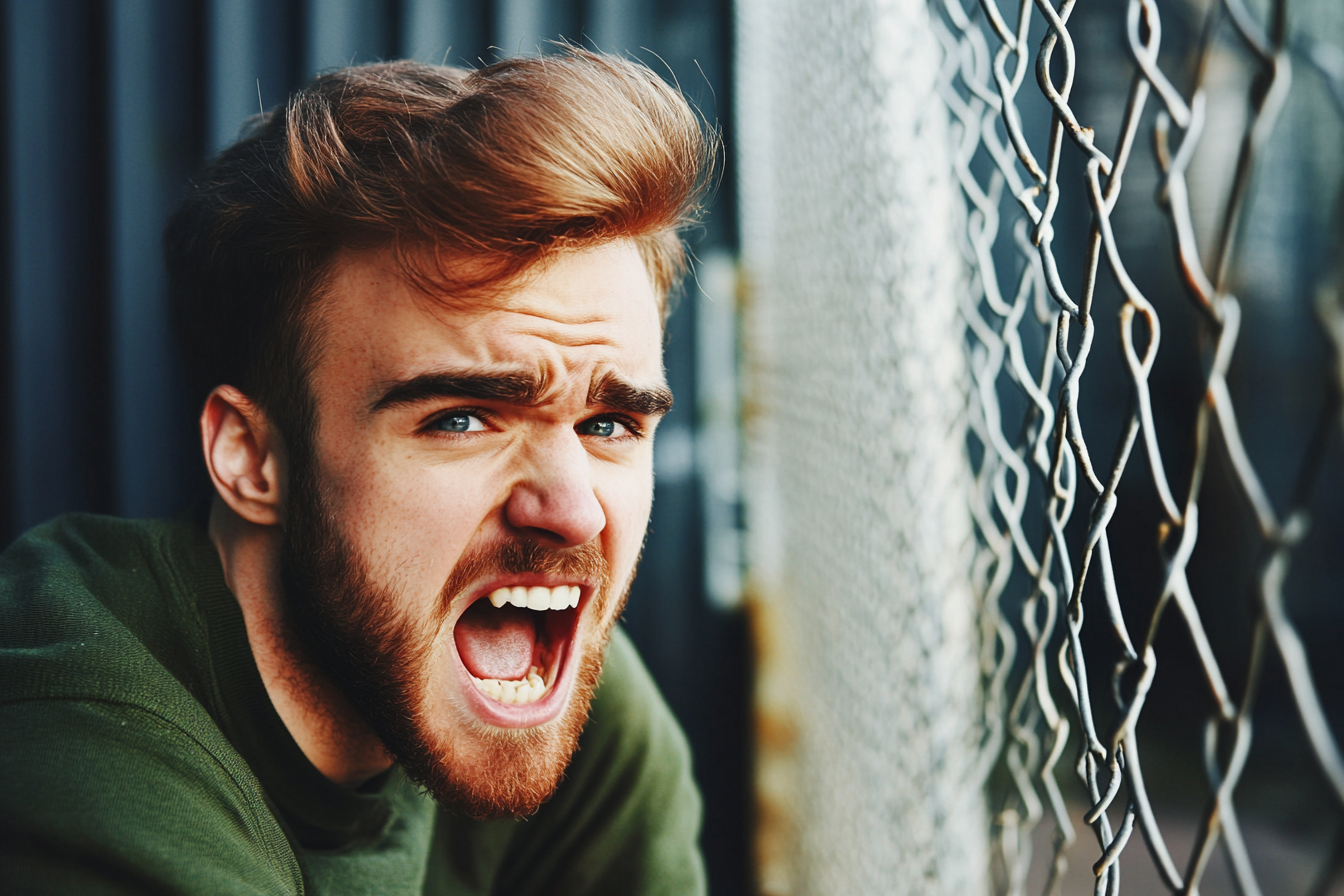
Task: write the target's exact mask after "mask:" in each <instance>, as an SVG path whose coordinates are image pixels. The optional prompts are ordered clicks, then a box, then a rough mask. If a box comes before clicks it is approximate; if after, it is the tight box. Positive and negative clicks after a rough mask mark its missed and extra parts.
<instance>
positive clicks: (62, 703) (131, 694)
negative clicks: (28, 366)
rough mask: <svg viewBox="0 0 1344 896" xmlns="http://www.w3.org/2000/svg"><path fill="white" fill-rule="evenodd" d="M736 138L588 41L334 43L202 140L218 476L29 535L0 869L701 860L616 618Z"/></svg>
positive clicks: (16, 637) (301, 879)
mask: <svg viewBox="0 0 1344 896" xmlns="http://www.w3.org/2000/svg"><path fill="white" fill-rule="evenodd" d="M712 156H713V148H712V143H711V141H709V140H707V139H706V138H705V137H704V135H703V134H702V133H701V129H700V127H699V122H698V120H697V119H696V117H695V116H694V115H693V114H692V113H691V111H690V110H689V109H688V108H687V106H686V104H685V102H684V100H683V99H682V98H681V97H680V95H679V94H677V93H676V92H675V91H673V90H671V89H669V88H668V87H667V86H666V85H664V84H663V83H662V82H661V81H660V80H659V79H658V78H657V77H656V76H654V75H653V74H652V73H651V72H649V71H648V70H646V69H644V68H642V67H640V66H636V65H633V64H631V63H628V62H625V61H622V60H618V59H613V58H609V57H603V56H599V55H595V54H591V53H587V52H584V51H581V50H577V49H568V50H566V51H564V52H563V53H561V54H559V55H557V56H552V57H547V58H539V59H522V60H510V61H506V62H501V63H498V64H496V65H493V66H489V67H487V68H484V69H481V70H479V71H475V72H466V71H460V70H455V69H449V68H438V67H429V66H421V65H414V64H410V63H391V64H379V65H372V66H366V67H356V68H351V69H346V70H343V71H339V72H335V73H333V74H329V75H325V76H323V77H320V78H318V79H317V80H316V81H314V82H313V83H312V84H311V85H310V86H309V87H308V88H306V89H305V90H304V91H303V92H301V93H300V94H298V95H297V96H295V97H294V98H292V99H291V100H290V102H289V104H288V106H287V108H285V109H283V110H278V111H275V112H272V113H270V114H269V115H267V116H264V117H263V118H262V119H261V120H260V121H259V122H257V123H256V124H255V125H254V126H253V127H252V129H251V131H250V133H248V134H247V135H246V136H245V137H244V138H243V139H242V140H241V141H240V142H239V143H238V144H236V145H234V146H233V147H231V148H229V149H227V150H225V151H224V152H223V153H221V155H220V156H219V157H217V158H216V159H214V160H213V161H212V162H211V163H210V164H209V165H208V166H207V167H206V168H205V170H204V172H203V173H202V174H201V175H200V176H199V177H198V179H197V180H196V181H195V182H194V183H193V185H192V187H191V189H190V192H189V194H188V196H187V198H186V200H185V202H184V204H183V206H182V208H181V209H180V210H179V211H178V212H177V214H176V215H175V216H174V218H173V220H172V221H171V222H170V223H169V227H168V230H167V233H166V236H165V245H166V250H167V257H168V264H169V272H170V281H171V284H172V292H173V297H174V302H175V311H176V317H177V322H178V326H179V330H180V332H181V334H182V337H183V344H184V347H185V349H186V358H187V361H188V366H189V367H190V368H191V372H192V376H193V378H194V380H195V382H196V384H197V386H198V387H199V389H200V394H201V395H202V396H203V397H204V404H203V410H202V413H201V417H200V429H201V441H202V448H203V454H204V459H205V465H206V468H207V470H208V471H209V474H210V478H211V481H212V482H213V484H214V490H215V494H214V496H213V499H212V503H211V505H210V506H209V508H208V510H207V509H202V510H201V511H200V512H197V513H193V514H187V515H185V516H183V517H181V518H179V519H176V520H171V521H155V522H149V521H119V520H111V519H106V518H98V517H91V516H84V515H74V516H69V517H64V518H61V519H58V520H56V521H54V522H52V523H49V524H47V525H45V526H43V527H40V528H38V529H36V530H34V531H33V532H30V533H29V534H28V535H26V536H24V537H23V538H22V539H20V541H19V542H17V543H16V544H15V545H14V546H13V547H12V548H11V549H10V550H9V551H8V552H7V553H6V554H5V556H4V558H3V560H0V613H3V622H0V762H3V767H2V770H3V774H0V837H2V838H3V840H2V842H3V847H2V848H0V856H3V861H2V864H0V890H3V891H4V892H7V893H11V892H89V893H94V892H96V893H104V892H117V893H120V892H173V893H177V892H190V893H211V894H214V893H300V892H303V893H340V894H353V893H420V892H424V893H442V894H447V893H487V892H498V893H642V892H667V893H685V892H697V891H700V890H702V889H703V871H702V868H701V862H700V858H699V855H698V852H697V849H696V845H695V838H696V833H697V828H698V823H699V811H700V808H699V797H698V795H697V793H696V792H695V789H694V785H693V783H692V781H691V778H690V771H689V757H688V754H687V750H686V746H685V741H684V738H683V737H682V735H681V733H680V731H679V730H678V729H677V727H676V724H675V722H674V721H673V720H672V718H671V716H670V713H669V712H668V710H667V708H666V706H665V705H664V704H663V702H662V700H661V698H660V697H659V696H658V694H657V691H656V689H655V688H654V687H653V685H652V683H651V681H650V679H649V678H648V675H647V673H646V672H645V671H644V669H643V667H642V666H641V665H640V662H639V660H638V657H637V656H636V654H635V653H634V650H633V648H632V647H631V645H630V644H629V642H628V640H627V639H626V638H625V637H624V636H623V635H622V634H621V632H620V631H619V629H617V628H615V627H614V626H615V623H616V620H617V618H618V616H619V615H620V611H621V607H622V605H623V602H624V600H625V595H626V593H627V590H628V588H629V585H630V582H631V579H632V578H633V575H634V570H635V565H636V561H637V560H638V556H639V552H640V548H641V545H642V542H643V538H644V531H645V526H646V524H647V521H648V515H649V507H650V501H651V495H652V437H653V433H654V429H655V428H656V426H657V423H658V419H659V417H660V416H661V415H662V414H663V413H664V412H666V410H667V409H668V407H669V406H670V404H671V400H672V399H671V395H670V393H669V392H668V390H667V387H666V382H665V379H664V376H663V371H662V362H661V334H662V314H663V310H664V302H665V299H666V296H667V293H668V291H669V289H671V287H672V286H673V283H674V281H675V279H676V278H677V276H678V274H679V273H680V271H681V268H682V265H683V250H682V245H681V242H680V239H679V237H678V228H679V227H681V226H682V225H684V224H685V223H686V222H687V221H688V220H690V219H691V218H692V216H693V215H694V214H695V213H696V212H697V209H698V203H699V201H700V198H701V196H702V193H703V188H704V185H705V183H706V179H707V174H708V171H709V169H710V167H712V166H711V165H710V164H709V163H710V160H711V159H712ZM604 656H605V658H606V665H605V669H604V668H603V658H604ZM585 722H586V725H585ZM576 747H577V748H578V749H577V752H576ZM562 779H563V783H561V782H562ZM557 785H558V787H557Z"/></svg>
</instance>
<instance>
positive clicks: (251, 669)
mask: <svg viewBox="0 0 1344 896" xmlns="http://www.w3.org/2000/svg"><path fill="white" fill-rule="evenodd" d="M699 822H700V798H699V794H698V793H697V791H696V789H695V785H694V783H693V781H692V779H691V773H690V757H689V753H688V751H687V747H686V742H685V738H684V737H683V735H682V733H681V731H680V729H679V728H678V727H677V724H676V722H675V721H674V719H673V718H672V715H671V713H670V712H669V711H668V709H667V706H666V704H665V703H664V702H663V700H662V698H661V696H659V694H658V691H657V689H656V688H655V686H654V684H653V682H652V680H651V679H650V678H649V675H648V672H647V671H646V670H645V669H644V666H643V665H642V664H641V663H640V660H639V657H638V655H637V654H636V653H635V650H634V647H633V646H632V645H631V644H630V642H629V640H628V639H627V638H626V636H625V635H624V633H623V632H621V631H619V630H618V631H617V632H616V634H615V637H614V638H613V639H612V643H611V646H610V648H609V649H608V652H607V661H606V667H605V670H604V672H603V678H602V684H601V686H600V687H599V689H598V692H597V696H596V698H595V699H594V701H593V707H592V715H591V717H590V719H589V721H588V725H587V727H586V728H585V730H584V733H583V736H582V739H581V741H580V746H579V750H578V752H577V753H576V754H575V756H574V760H573V762H572V763H571V764H570V767H569V770H568V771H567V773H566V777H565V780H564V782H563V783H562V784H561V786H560V789H559V791H558V792H557V793H556V796H555V797H554V798H553V799H552V800H551V801H550V802H548V803H547V804H546V805H544V806H543V807H542V808H541V810H540V811H539V812H537V813H536V814H535V815H533V816H532V817H530V818H528V819H525V820H522V821H513V820H505V821H495V822H477V821H471V820H470V819H466V818H463V817H461V816H460V815H456V814H453V813H452V812H451V811H449V810H441V809H439V808H438V807H437V806H436V805H435V804H434V803H433V801H432V800H431V799H430V798H429V797H428V796H426V795H424V794H423V793H421V792H420V791H419V790H418V788H416V787H415V786H414V785H412V784H411V783H410V782H409V781H407V780H406V778H405V776H404V775H403V774H402V773H401V771H400V769H397V768H393V769H392V770H391V771H390V772H388V773H386V774H384V775H380V776H379V777H378V778H375V779H374V780H373V781H371V782H369V784H367V785H365V786H364V787H363V788H361V789H359V790H357V791H350V790H346V789H344V788H342V787H339V786H337V785H336V784H334V783H332V782H331V781H329V780H327V779H326V778H325V777H323V775H322V774H321V773H320V772H318V771H317V769H316V768H314V767H313V765H312V764H311V763H309V762H308V760H307V759H306V758H305V757H304V755H303V753H302V751H300V749H299V747H298V745H297V744H296V743H295V742H294V740H293V738H292V737H290V735H289V732H288V731H287V730H286V729H285V727H284V723H283V722H281V720H280V717H279V716H278V715H277V714H276V712H275V709H274V707H273V706H272V705H271V702H270V699H269V698H268V697H267V694H266V690H265V688H264V686H263V685H262V682H261V677H260V675H259V674H258V672H257V667H256V664H255V662H254V661H253V658H252V653H251V650H250V648H249V646H248V642H247V634H246V631H245V629H244V627H243V617H242V613H241V612H240V610H239V609H238V604H237V601H236V600H235V599H234V597H233V595H232V594H231V593H230V592H229V590H228V588H227V587H226V586H225V584H224V577H223V571H222V570H221V568H220V564H219V559H218V556H217V554H216V553H215V550H214V548H213V546H212V545H211V544H210V542H209V541H208V539H207V538H206V534H205V524H204V515H203V514H201V515H196V516H194V517H191V518H182V519H175V520H166V521H129V520H118V519H112V518H107V517H96V516H90V515H83V514H80V515H71V516H66V517H62V518H59V519H57V520H54V521H52V522H50V523H48V524H46V525H44V526H41V527H39V528H37V529H34V530H33V531H31V532H29V533H28V534H27V535H25V536H24V537H23V538H21V539H20V540H19V541H18V542H16V543H15V544H14V545H13V546H12V547H10V549H9V550H8V551H6V552H5V553H4V555H3V556H0V892H3V893H6V894H19V893H80V894H83V893H200V894H211V896H216V894H235V893H237V894H244V893H246V894H263V893H265V894H271V893H276V894H279V893H308V894H315V893H330V894H340V896H354V894H360V893H379V894H400V893H407V894H409V893H426V894H431V893H432V894H459V893H461V894H475V893H510V894H529V893H535V894H568V893H612V894H617V893H619V894H636V893H669V894H672V893H675V894H683V893H701V892H703V891H704V872H703V866H702V863H701V859H700V855H699V852H698V849H697V846H696V835H697V832H698V827H699Z"/></svg>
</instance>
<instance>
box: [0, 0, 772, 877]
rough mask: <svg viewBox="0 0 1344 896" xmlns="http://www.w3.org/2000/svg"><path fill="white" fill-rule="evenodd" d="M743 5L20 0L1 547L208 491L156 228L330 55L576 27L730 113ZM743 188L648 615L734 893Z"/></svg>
mask: <svg viewBox="0 0 1344 896" xmlns="http://www.w3.org/2000/svg"><path fill="white" fill-rule="evenodd" d="M730 13H731V10H730V7H729V4H728V2H727V0H656V2H649V0H41V2H27V0H8V2H5V3H4V4H3V19H2V20H0V28H2V29H3V38H0V40H2V41H3V46H4V48H5V64H6V71H5V81H4V88H3V92H2V93H0V104H2V106H3V109H2V111H0V128H2V135H0V158H2V159H3V166H2V167H3V172H4V176H3V179H2V180H0V206H3V211H4V213H3V216H2V217H0V222H2V223H0V284H3V287H0V288H2V289H3V292H2V293H0V305H3V313H2V314H0V354H3V358H4V363H3V364H0V433H3V436H2V437H0V542H3V543H4V544H8V543H9V541H11V540H12V539H13V538H14V537H15V536H16V535H17V534H19V533H20V532H22V531H24V530H25V529H27V528H28V527H30V526H33V525H35V524H37V523H39V522H41V521H43V520H45V519H48V518H49V517H52V516H54V515H56V514H59V513H63V512H66V511H71V510H88V511H97V512H101V513H113V514H120V515H125V516H155V515H163V514H170V513H173V512H175V511H176V510H179V509H181V508H182V507H184V506H185V505H187V504H188V503H190V502H193V501H196V500H199V499H200V498H201V497H202V496H204V495H206V494H208V493H209V485H208V481H207V480H206V479H205V477H204V471H203V469H202V466H201V463H200V459H199V446H198V436H197V434H196V421H195V418H196V414H197V409H196V408H194V407H192V406H191V405H190V403H189V402H188V400H187V398H186V396H185V395H184V394H183V390H182V389H181V388H180V378H179V377H178V375H177V367H178V359H177V358H176V357H175V356H174V351H173V348H172V345H171V340H170V334H169V329H168V322H167V319H166V297H165V279H164V272H163V264H162V260H161V253H160V248H159V246H160V244H159V236H160V232H161V229H162V226H163V223H164V220H165V217H166V216H167V214H168V212H169V210H170V209H171V208H172V207H173V205H174V203H175V201H176V199H177V197H178V195H179V194H180V191H181V189H182V187H183V185H184V183H185V181H186V179H187V177H188V176H189V175H190V174H191V173H192V172H193V171H194V170H195V169H196V168H197V167H198V166H199V165H200V164H201V162H202V161H203V160H204V159H206V158H207V157H208V156H209V155H210V154H211V153H213V152H215V151H217V150H218V149H220V148H222V147H223V146H225V145H227V144H228V143H230V142H232V141H233V139H234V138H235V137H236V136H237V134H238V131H239V127H240V126H241V125H242V124H243V122H244V120H245V119H246V118H247V117H248V116H250V115H253V114H256V113H257V112H258V111H259V110H260V109H263V108H265V109H269V108H271V107H273V106H275V105H277V104H279V103H283V102H284V101H285V98H286V97H287V96H288V94H289V92H290V91H291V90H293V89H295V88H296V87H298V86H300V85H301V84H303V83H304V82H305V81H307V80H308V79H309V78H310V77H311V76H312V75H313V74H314V73H316V72H319V71H322V70H324V69H329V68H335V67H339V66H342V65H348V64H350V63H358V62H367V61H372V60H377V59H395V58H401V57H410V58H414V59H418V60H421V61H425V62H433V63H448V64H452V65H459V66H471V67H478V66H481V65H484V64H488V63H490V62H493V61H495V60H498V59H501V58H505V57H508V56H513V55H517V54H532V53H537V52H547V51H548V50H549V49H551V48H550V47H549V46H548V42H551V41H556V40H561V39H563V40H568V41H570V42H573V43H576V44H580V45H584V46H588V47H596V48H599V49H602V50H605V51H609V52H614V53H620V54H628V55H630V56H632V57H635V58H637V59H640V60H642V61H644V62H645V63H647V64H648V65H650V66H651V67H653V68H654V70H655V71H657V72H658V73H659V74H661V75H663V76H664V77H665V78H667V80H669V81H671V82H675V83H677V84H679V85H680V86H681V88H682V90H683V91H684V92H685V93H686V95H687V96H688V97H689V98H690V99H691V101H692V102H693V103H694V105H695V106H696V107H697V108H698V109H699V110H700V112H701V114H702V115H703V116H704V118H705V120H706V121H707V122H708V125H709V126H711V127H719V128H722V129H724V130H725V131H727V130H730V129H731V105H730V99H731V96H732V90H731V80H730V78H731V63H732V53H731V40H732V35H731V30H730V27H731V14H730ZM733 196H734V189H733V186H732V172H731V166H730V170H729V171H728V172H727V173H726V175H725V178H724V180H723V182H722V184H721V186H720V188H719V190H718V191H717V193H716V194H715V198H714V202H713V205H712V208H711V209H710V212H709V214H708V215H707V217H706V219H705V222H704V225H703V226H702V227H700V228H699V229H697V230H696V231H694V232H693V233H691V234H689V239H690V243H691V246H692V250H693V252H694V253H695V255H696V256H697V258H698V259H699V263H698V265H697V268H698V271H699V274H698V278H697V282H695V283H691V284H689V285H688V287H687V289H686V290H685V291H684V294H683V296H682V297H681V298H680V299H679V301H678V303H677V307H676V312H675V313H674V314H673V316H672V318H671V321H670V323H669V326H668V332H667V367H668V376H669V379H670V381H671V385H672V388H673V391H674V392H675V394H676V396H677V403H676V408H675V409H674V410H673V412H672V413H671V414H670V415H669V417H668V418H667V420H666V421H665V422H664V423H663V425H662V427H660V429H659V438H658V443H657V460H656V463H657V494H656V498H655V501H654V511H653V520H652V523H651V527H650V533H651V534H650V537H649V542H648V547H647V548H646V550H645V552H644V559H643V564H642V567H641V572H640V575H639V579H638V581H637V583H636V586H635V593H634V594H633V595H632V597H631V600H630V605H629V610H628V612H627V615H626V625H627V628H628V629H629V631H630V633H631V635H632V636H633V637H634V639H635V641H636V642H637V643H638V644H639V647H640V649H641V651H642V653H643V655H644V658H645V660H646V662H647V663H648V665H649V666H650V668H651V669H652V671H653V673H654V676H655V677H656V678H657V680H658V682H659V684H660V686H661V687H662V689H663V693H664V694H665V695H666V696H667V698H668V701H669V702H670V703H671V705H672V707H673V710H674V711H675V712H676V713H677V715H678V717H679V718H680V719H681V721H682V724H683V726H684V727H685V729H686V731H687V733H688V735H689V737H690V739H691V742H692V746H693V749H694V753H695V757H696V760H695V761H696V774H697V777H698V778H699V781H700V784H701V788H702V790H703V792H704V795H705V802H706V815H705V825H704V845H705V854H706V858H707V861H708V865H709V871H710V879H711V881H712V884H713V886H714V889H715V891H716V892H723V893H735V892H746V891H747V890H748V888H749V887H748V879H749V878H748V866H749V862H748V856H749V852H750V850H749V842H748V833H747V832H748V826H747V823H746V819H747V811H748V800H749V794H750V775H749V772H748V768H749V766H748V752H747V751H748V746H747V726H748V724H749V715H748V711H747V707H748V690H747V687H748V678H747V661H746V650H745V628H744V623H743V619H742V614H741V610H740V608H739V602H740V601H739V598H740V581H739V580H740V572H739V560H738V554H737V550H736V543H737V527H738V522H737V517H738V510H737V496H736V492H735V489H736V483H735V479H734V478H733V476H732V473H733V471H734V470H735V467H734V466H733V464H732V463H729V464H728V465H727V466H726V467H725V466H724V465H723V464H712V463H711V461H712V459H713V458H714V457H716V456H717V457H724V456H726V457H728V458H729V459H730V460H731V458H732V457H733V456H734V452H735V450H736V449H735V442H734V441H733V440H734V438H735V430H734V429H733V425H732V422H731V421H732V419H733V417H732V414H733V413H734V411H733V408H732V404H731V403H732V400H733V396H734V395H735V394H736V393H735V387H734V385H733V383H732V379H731V378H732V375H733V371H734V362H733V358H734V351H735V343H734V341H733V336H732V332H733V331H732V328H731V323H732V319H733V314H732V307H733V300H734V294H733V289H734V286H733V283H734V274H733V265H732V261H731V258H732V254H733V252H734V248H735V239H736V232H737V231H736V224H735V218H734V207H733V201H732V200H733ZM698 327H699V329H700V330H707V331H708V332H709V334H710V335H708V336H706V337H705V338H704V339H703V340H702V339H700V337H699V336H698V332H697V328H698ZM725 337H726V338H725ZM702 341H703V342H704V343H705V345H706V346H707V350H706V351H704V352H697V345H698V344H699V343H700V342H702ZM725 421H727V424H728V425H727V427H726V428H725V425H724V423H725ZM707 464H708V465H709V466H710V467H713V468H714V469H718V470H719V471H720V472H719V473H717V474H714V473H710V474H709V475H706V474H705V473H704V470H705V469H706V468H707ZM724 470H727V472H728V475H727V476H726V477H725V475H724V473H723V471H724ZM706 545H709V546H710V547H709V549H708V550H707V548H706ZM710 586H712V587H710Z"/></svg>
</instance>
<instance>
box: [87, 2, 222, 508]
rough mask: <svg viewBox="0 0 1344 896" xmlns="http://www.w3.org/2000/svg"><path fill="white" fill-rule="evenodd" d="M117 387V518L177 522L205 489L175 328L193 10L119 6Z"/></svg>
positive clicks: (114, 169)
mask: <svg viewBox="0 0 1344 896" xmlns="http://www.w3.org/2000/svg"><path fill="white" fill-rule="evenodd" d="M109 14H110V20H109V23H108V24H109V32H108V47H109V53H108V59H109V78H108V81H107V83H108V94H109V97H108V108H109V110H110V113H111V114H110V123H111V126H110V130H109V136H110V150H111V151H110V154H109V156H108V167H107V172H108V178H109V186H110V192H111V217H110V221H111V225H112V226H111V232H110V245H111V274H112V277H111V283H112V297H113V300H112V332H113V383H114V390H115V401H114V407H115V410H116V414H115V434H116V439H117V451H116V457H117V468H116V479H117V502H116V503H117V509H118V510H119V512H121V513H122V514H125V515H128V516H156V515H163V514H167V513H172V512H173V511H174V510H176V509H178V508H179V507H180V506H181V505H182V504H183V503H184V502H186V501H188V500H190V498H191V497H192V492H193V488H192V486H193V485H194V484H198V483H199V482H200V479H199V476H198V475H197V473H198V471H199V463H198V461H197V459H196V454H197V451H198V449H197V448H196V437H195V432H194V423H193V418H194V416H195V413H194V410H195V409H194V408H193V407H192V405H191V399H190V398H189V396H187V394H186V392H185V388H184V386H183V378H182V374H181V367H180V363H179V360H178V358H177V353H176V347H175V346H174V344H173V339H172V334H171V329H170V326H169V320H168V297H167V282H166V277H165V274H164V269H163V258H162V253H161V251H160V249H159V245H160V240H159V237H160V233H161V231H162V228H163V221H164V218H165V217H166V216H167V214H168V212H169V210H170V209H171V207H172V204H173V202H174V201H175V200H176V198H177V195H178V191H179V189H180V185H181V183H182V181H184V180H185V179H186V177H187V176H188V174H189V172H190V170H191V168H192V167H193V166H194V164H195V161H196V159H197V157H198V155H199V146H198V144H197V142H196V138H197V134H196V128H195V126H194V122H195V121H197V120H199V118H198V116H197V114H196V113H195V111H194V110H195V108H196V107H197V105H198V97H197V96H196V95H194V92H193V87H194V86H196V85H198V84H199V82H200V78H199V76H198V75H197V74H196V66H197V65H198V63H197V57H196V54H195V52H194V51H195V48H196V45H197V39H196V38H195V34H194V32H195V31H196V25H197V24H198V20H197V18H196V13H195V4H189V3H181V2H174V0H115V2H113V3H111V4H110V5H109Z"/></svg>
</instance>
